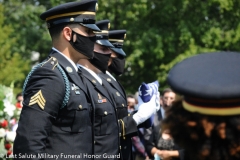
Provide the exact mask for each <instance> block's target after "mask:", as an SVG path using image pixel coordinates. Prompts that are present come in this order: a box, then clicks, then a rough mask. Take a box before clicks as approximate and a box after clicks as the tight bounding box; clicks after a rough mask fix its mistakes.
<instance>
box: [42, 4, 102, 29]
mask: <svg viewBox="0 0 240 160" xmlns="http://www.w3.org/2000/svg"><path fill="white" fill-rule="evenodd" d="M97 8H98V5H97V0H82V1H78V2H69V3H65V4H61V5H59V6H56V7H53V8H51V9H49V10H47V11H46V12H44V13H42V14H41V15H40V18H41V19H42V20H46V21H47V25H48V28H51V27H54V26H56V25H58V24H62V23H80V24H81V25H83V26H85V27H87V28H90V29H92V30H94V31H100V30H99V28H98V27H97V26H96V25H95V16H96V11H97Z"/></svg>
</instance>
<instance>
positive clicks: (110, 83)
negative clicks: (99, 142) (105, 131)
mask: <svg viewBox="0 0 240 160" xmlns="http://www.w3.org/2000/svg"><path fill="white" fill-rule="evenodd" d="M125 38H126V30H112V31H109V41H110V42H111V43H112V45H113V46H114V47H111V48H110V49H111V52H112V53H111V58H110V61H109V63H108V65H109V66H108V71H106V74H100V76H101V78H102V80H103V82H104V84H105V85H106V86H107V88H108V90H109V91H110V94H111V95H112V97H113V99H114V101H115V103H116V107H117V108H116V114H117V118H118V122H119V126H120V135H121V137H120V142H121V153H122V157H123V159H124V160H132V159H133V155H132V141H131V137H133V136H136V135H138V128H140V127H144V126H146V125H147V124H148V123H149V120H148V121H146V122H145V120H147V118H148V116H147V115H145V114H142V113H143V112H142V113H141V112H138V113H135V112H133V113H135V114H134V115H132V114H131V115H130V114H128V108H127V97H126V93H125V90H124V88H123V86H122V85H121V84H120V83H119V81H117V79H116V78H115V77H113V75H112V74H111V73H114V74H115V75H117V76H118V75H121V74H122V73H123V72H124V66H125V56H126V54H125V52H124V51H123V49H122V46H123V43H124V39H125ZM109 72H111V73H109ZM139 117H142V118H139ZM140 119H141V120H140ZM142 122H145V123H142Z"/></svg>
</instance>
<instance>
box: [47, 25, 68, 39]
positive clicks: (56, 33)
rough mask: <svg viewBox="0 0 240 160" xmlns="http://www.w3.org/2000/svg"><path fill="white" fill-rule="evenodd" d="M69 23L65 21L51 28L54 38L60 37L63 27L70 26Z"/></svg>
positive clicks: (50, 31) (51, 34)
mask: <svg viewBox="0 0 240 160" xmlns="http://www.w3.org/2000/svg"><path fill="white" fill-rule="evenodd" d="M68 25H69V24H68V23H63V24H60V25H57V26H55V27H51V28H49V33H50V36H51V38H52V39H56V38H58V37H59V35H60V33H61V32H62V30H63V28H64V27H66V26H68Z"/></svg>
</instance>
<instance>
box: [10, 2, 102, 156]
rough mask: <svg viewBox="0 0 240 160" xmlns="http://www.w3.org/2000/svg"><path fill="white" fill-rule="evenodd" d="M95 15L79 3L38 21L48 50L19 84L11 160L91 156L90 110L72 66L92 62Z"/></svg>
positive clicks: (59, 8)
mask: <svg viewBox="0 0 240 160" xmlns="http://www.w3.org/2000/svg"><path fill="white" fill-rule="evenodd" d="M96 10H97V0H83V1H78V2H70V3H65V4H62V5H59V6H56V7H54V8H51V9H49V10H48V11H46V12H44V13H42V14H41V15H40V18H41V19H42V20H46V22H47V26H48V29H49V32H50V35H51V38H52V44H53V47H52V50H51V52H50V54H49V57H48V58H47V59H46V60H45V61H43V62H42V63H40V64H39V65H37V66H36V67H34V68H33V69H32V70H31V72H30V73H29V75H28V76H27V78H26V80H25V83H24V87H23V93H24V101H23V109H22V112H21V116H20V121H19V126H18V129H17V136H16V139H15V142H14V150H13V153H14V155H16V157H15V158H16V159H91V158H89V157H86V156H84V154H88V155H92V154H93V147H94V143H93V132H92V127H93V126H92V116H93V115H92V107H91V105H90V98H89V95H88V93H87V89H86V88H85V86H84V85H83V83H82V81H81V79H80V76H79V75H78V69H77V66H76V64H77V62H78V61H79V59H81V58H84V59H88V58H92V57H93V47H94V43H95V41H96V37H95V34H94V33H93V31H100V30H99V28H98V27H97V26H96V25H95V12H96Z"/></svg>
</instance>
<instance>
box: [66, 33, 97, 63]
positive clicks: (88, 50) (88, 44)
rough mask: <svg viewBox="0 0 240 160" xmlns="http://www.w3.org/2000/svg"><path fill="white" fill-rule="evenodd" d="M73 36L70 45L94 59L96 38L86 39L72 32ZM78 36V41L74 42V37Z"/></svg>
mask: <svg viewBox="0 0 240 160" xmlns="http://www.w3.org/2000/svg"><path fill="white" fill-rule="evenodd" d="M72 32H73V34H72V37H71V40H70V41H69V43H70V44H71V45H72V47H73V48H74V49H75V50H76V51H78V52H80V53H82V54H83V55H85V56H87V57H88V58H90V59H91V58H93V49H94V43H95V42H96V36H92V37H85V36H83V35H81V34H78V33H76V32H74V31H73V30H72ZM74 35H76V41H75V42H73V36H74Z"/></svg>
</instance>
